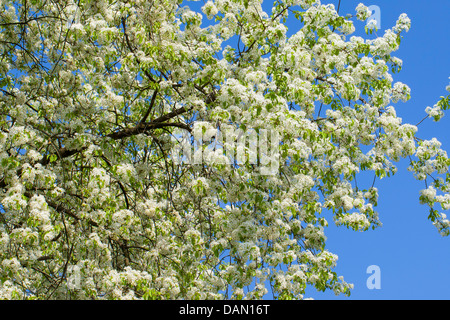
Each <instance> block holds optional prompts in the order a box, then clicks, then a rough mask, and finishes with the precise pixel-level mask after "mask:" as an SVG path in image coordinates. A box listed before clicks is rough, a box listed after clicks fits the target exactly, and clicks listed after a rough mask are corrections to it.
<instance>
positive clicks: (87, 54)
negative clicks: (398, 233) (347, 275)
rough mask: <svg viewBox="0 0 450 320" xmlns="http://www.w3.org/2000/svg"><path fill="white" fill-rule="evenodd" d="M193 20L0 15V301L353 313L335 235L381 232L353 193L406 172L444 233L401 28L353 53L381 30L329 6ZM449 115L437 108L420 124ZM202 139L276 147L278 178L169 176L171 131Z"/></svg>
mask: <svg viewBox="0 0 450 320" xmlns="http://www.w3.org/2000/svg"><path fill="white" fill-rule="evenodd" d="M192 7H193V6H190V5H189V3H187V4H186V3H182V1H178V0H177V1H174V0H152V1H144V0H131V1H130V0H95V1H92V0H78V1H73V0H70V1H66V0H65V1H59V0H21V1H8V0H3V1H1V11H0V29H1V32H0V52H1V59H0V83H1V86H0V124H1V131H0V187H1V193H0V200H1V207H0V218H1V219H0V264H1V267H0V297H1V298H3V299H24V298H27V299H92V298H93V299H180V298H185V299H243V298H247V299H258V298H262V297H263V296H264V295H265V294H266V293H268V292H271V293H273V295H274V297H275V298H278V299H298V298H302V297H303V295H304V294H305V289H306V287H307V286H312V287H315V288H316V289H317V290H332V291H334V292H335V293H336V294H341V293H343V294H347V295H348V294H349V293H350V290H351V288H352V285H351V284H349V283H347V282H345V281H344V279H343V278H342V277H341V276H339V275H338V274H336V273H335V272H334V271H333V268H334V267H335V265H336V260H337V256H336V255H335V254H333V253H332V252H329V251H328V250H327V249H326V246H325V244H326V236H325V233H324V231H325V230H326V226H327V225H328V223H329V222H330V223H336V224H338V225H343V226H346V227H348V228H351V229H354V230H359V231H363V230H367V229H369V228H375V227H377V226H379V225H380V224H381V223H380V221H379V218H378V214H377V212H376V211H375V209H376V205H377V198H378V193H377V189H376V188H375V187H374V184H373V183H372V181H371V182H370V183H368V184H367V185H366V186H364V185H363V184H362V183H361V181H358V182H360V183H357V177H358V174H359V173H362V172H363V171H366V172H370V171H371V172H373V175H374V177H375V178H380V179H381V178H384V177H389V176H391V175H393V174H395V172H396V170H397V169H396V165H395V163H396V162H397V161H399V160H400V159H401V158H407V159H409V161H410V170H411V171H412V173H413V174H414V175H415V177H416V178H417V179H418V180H424V181H426V182H427V184H426V188H425V189H424V190H422V191H421V193H420V201H421V202H422V203H423V204H426V205H427V206H429V209H430V211H429V212H430V213H429V219H430V220H431V222H432V223H433V224H434V225H435V226H436V227H437V229H438V231H439V232H440V233H441V234H443V235H448V234H449V231H450V222H449V221H448V220H447V219H446V216H445V214H444V213H442V212H441V211H445V210H447V209H449V208H450V194H449V193H448V192H449V186H450V174H449V172H448V166H449V164H450V160H449V159H448V157H447V154H446V152H445V151H443V150H442V149H441V148H440V146H441V144H440V142H439V141H438V140H436V139H434V138H433V139H431V140H422V139H420V138H418V137H416V133H417V127H416V126H413V125H410V124H406V123H402V120H401V118H399V117H398V116H397V114H396V111H395V108H394V107H393V106H392V105H391V104H392V103H396V102H398V101H400V100H401V101H406V100H408V99H409V98H410V89H409V87H408V86H407V85H406V84H403V83H401V82H395V81H394V78H393V75H392V74H394V73H396V72H398V71H400V69H401V66H402V61H401V59H399V58H397V57H395V56H393V55H392V54H393V52H395V51H396V50H397V49H398V48H399V45H400V42H401V38H402V35H403V33H404V32H407V31H408V29H409V28H410V20H409V18H408V17H407V16H406V15H405V14H402V15H401V16H400V17H399V19H398V21H397V23H396V25H395V26H393V27H392V28H391V29H388V30H386V31H385V32H384V34H383V35H382V36H378V37H376V38H375V39H373V40H369V39H364V38H362V37H357V36H352V33H354V31H355V27H354V20H355V19H359V20H362V21H364V20H366V19H368V17H369V16H370V11H369V10H368V8H367V7H365V6H364V5H362V4H360V5H358V6H357V8H356V11H355V12H354V13H353V14H350V15H346V16H341V15H339V13H338V12H337V10H336V8H335V7H334V6H333V5H329V4H321V3H320V2H319V1H318V0H295V1H292V0H287V1H282V0H277V1H276V2H275V3H274V5H273V8H272V11H271V12H265V11H264V10H263V9H262V6H261V1H253V0H243V1H241V0H208V1H207V2H206V3H204V4H203V6H202V8H201V12H195V11H193V10H192ZM288 16H289V17H292V18H295V19H298V20H299V22H298V28H299V29H298V30H290V31H294V32H293V34H292V36H287V27H286V23H285V22H286V19H287V18H288ZM366 31H367V32H370V31H371V29H370V28H367V30H366ZM447 89H448V90H450V88H447ZM448 108H449V97H448V96H447V97H442V98H441V100H440V101H439V102H437V103H436V104H435V105H434V106H433V107H427V108H426V113H427V117H429V118H432V119H433V120H435V121H438V120H439V119H440V118H441V117H442V116H443V111H444V110H446V109H448ZM199 121H201V123H202V124H204V126H205V128H204V130H206V131H207V132H209V133H211V135H210V137H213V135H214V134H213V133H214V131H215V130H216V131H217V129H220V130H221V131H225V130H227V129H236V128H239V129H242V130H244V131H245V130H246V129H249V128H252V129H253V130H255V132H257V133H258V132H260V130H261V129H265V128H269V127H270V128H271V130H275V131H276V133H277V137H279V143H278V150H279V152H278V153H276V154H273V157H276V159H268V160H273V161H275V160H276V161H277V162H278V163H279V167H278V169H277V172H275V173H274V174H265V175H263V174H260V172H258V170H257V168H256V167H257V166H256V165H255V164H254V163H251V162H250V161H248V159H247V160H246V161H243V162H242V163H240V164H238V165H236V164H232V165H227V164H224V163H223V162H222V161H219V160H220V158H221V157H222V156H223V155H222V154H220V152H216V151H217V150H216V151H214V152H210V157H212V161H208V162H207V163H183V161H181V162H180V161H178V162H177V161H174V158H173V157H172V156H171V153H170V151H171V150H173V149H174V148H176V146H177V139H174V136H175V135H174V132H180V131H181V132H187V133H190V132H193V130H194V129H195V124H196V123H198V122H199ZM223 143H224V144H226V143H229V141H225V142H223ZM202 148H203V149H204V150H207V148H206V146H203V147H202ZM245 148H248V147H244V149H245ZM261 160H262V159H261ZM266 160H267V159H266ZM374 181H375V180H374ZM325 213H330V216H331V217H332V218H331V219H332V221H328V220H330V219H329V218H328V220H327V218H326V214H325Z"/></svg>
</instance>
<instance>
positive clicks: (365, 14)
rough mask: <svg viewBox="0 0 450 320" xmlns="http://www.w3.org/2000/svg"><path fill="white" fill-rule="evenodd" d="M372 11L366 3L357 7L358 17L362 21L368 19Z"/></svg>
mask: <svg viewBox="0 0 450 320" xmlns="http://www.w3.org/2000/svg"><path fill="white" fill-rule="evenodd" d="M371 14H372V12H371V11H370V10H369V8H368V7H366V6H365V5H364V4H362V3H360V4H358V6H357V7H356V18H358V20H361V21H365V20H367V19H368V18H369V17H370V15H371Z"/></svg>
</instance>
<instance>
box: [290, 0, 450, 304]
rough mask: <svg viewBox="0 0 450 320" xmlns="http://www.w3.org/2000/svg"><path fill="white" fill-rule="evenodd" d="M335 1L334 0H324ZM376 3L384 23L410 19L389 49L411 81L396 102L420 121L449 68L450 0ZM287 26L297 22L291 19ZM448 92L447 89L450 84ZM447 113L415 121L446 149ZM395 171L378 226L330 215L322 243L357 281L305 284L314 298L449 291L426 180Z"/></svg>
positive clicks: (446, 253) (448, 247) (349, 1)
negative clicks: (344, 286) (341, 286)
mask: <svg viewBox="0 0 450 320" xmlns="http://www.w3.org/2000/svg"><path fill="white" fill-rule="evenodd" d="M360 2H363V1H353V0H342V1H341V6H340V11H339V12H340V13H341V15H342V14H344V15H345V14H346V13H354V12H355V10H354V8H355V7H356V6H357V5H358V3H360ZM322 3H334V4H335V6H336V7H337V4H338V0H328V1H325V0H324V1H322ZM363 3H364V4H365V5H367V6H369V5H377V6H378V7H379V8H380V10H381V30H380V32H378V33H379V35H382V34H383V31H384V30H385V29H388V28H391V27H392V26H393V25H395V21H396V20H397V18H398V16H399V15H400V14H401V13H406V14H407V15H408V16H409V17H410V19H411V21H412V26H411V29H410V31H409V32H408V33H406V34H405V35H404V39H403V41H402V44H401V45H400V49H399V50H398V51H397V52H396V53H394V55H395V56H397V57H399V58H400V59H402V60H403V69H402V71H401V72H400V73H398V74H395V75H394V81H401V82H403V83H406V84H407V85H409V86H410V88H411V99H410V100H409V101H408V102H406V103H401V102H400V103H398V104H396V105H395V108H396V110H397V115H398V116H400V117H401V118H403V122H404V123H411V124H414V125H415V124H417V123H418V122H419V121H420V120H421V119H422V118H423V117H424V116H425V115H426V114H425V111H424V110H425V108H426V107H427V106H433V104H435V103H436V102H437V101H438V100H439V97H440V96H442V95H446V91H445V87H446V86H447V85H448V84H449V81H450V80H449V76H450V59H449V51H450V19H448V14H449V13H450V1H448V0H435V1H432V2H427V1H420V0H395V1H386V0H370V1H368V2H363ZM355 26H356V28H357V32H356V35H362V33H361V30H362V29H363V26H364V23H363V22H357V23H356V25H355ZM288 27H289V28H290V29H291V28H295V26H293V25H288ZM447 94H448V92H447ZM449 127H450V114H447V115H446V116H444V118H442V120H441V121H440V122H437V123H436V122H433V121H432V120H429V119H428V120H426V121H424V122H423V123H422V124H420V125H419V127H418V128H419V131H418V136H419V137H420V138H423V139H430V138H432V137H436V138H437V139H438V140H440V141H441V142H442V144H443V149H445V150H449V154H450V134H449V132H450V131H449ZM397 165H398V169H399V170H398V173H397V174H396V175H395V176H394V177H391V178H388V179H383V180H377V182H376V184H375V186H376V187H377V188H378V190H379V195H380V197H379V205H378V208H377V211H378V212H379V215H380V219H381V221H382V223H383V226H382V227H380V228H378V229H375V230H369V231H366V232H354V231H351V230H348V229H345V228H337V227H335V226H334V225H332V224H331V223H330V226H329V227H328V228H327V229H326V231H325V234H326V235H327V237H328V242H327V248H328V250H330V251H331V252H333V253H335V254H337V255H338V256H339V260H338V265H337V267H336V269H335V271H336V272H337V273H338V274H340V275H343V276H344V279H345V280H346V281H347V282H351V283H353V284H354V286H355V287H354V289H353V291H352V295H351V296H350V297H349V298H347V297H345V296H338V297H336V296H335V295H334V294H333V293H332V292H328V293H322V292H316V291H315V290H310V291H308V292H307V296H309V297H312V298H314V299H450V238H449V237H442V236H441V235H439V233H438V232H437V230H436V229H435V227H434V226H433V225H432V224H431V222H430V221H429V220H428V219H427V216H428V207H426V206H423V205H420V204H419V200H418V198H419V190H420V189H423V188H424V182H420V181H417V180H415V179H414V178H413V176H412V174H411V173H410V172H407V171H406V168H407V166H408V162H407V161H406V160H405V161H401V162H399V163H398V164H397ZM370 265H377V266H379V267H380V271H381V273H380V274H381V288H380V289H372V290H370V289H368V288H367V286H366V281H367V278H368V277H369V276H370V275H371V274H368V273H366V270H367V267H369V266H370Z"/></svg>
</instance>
